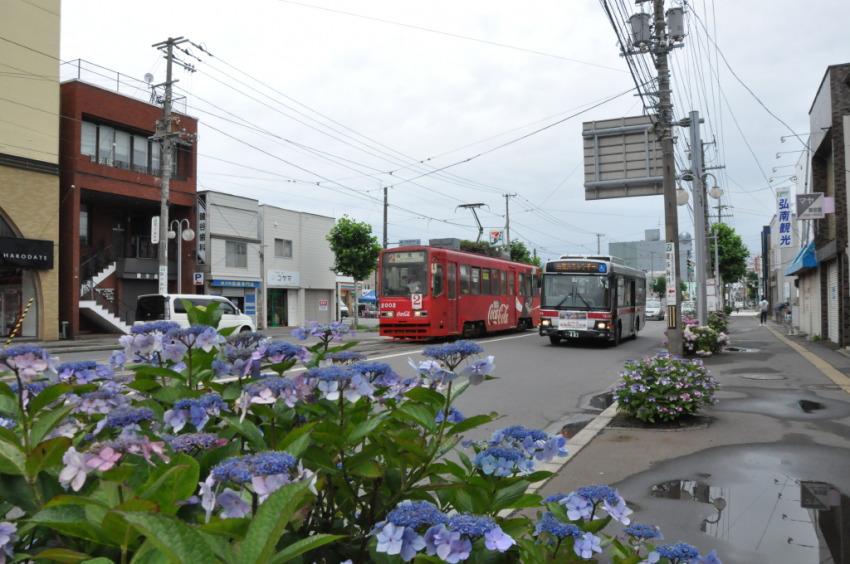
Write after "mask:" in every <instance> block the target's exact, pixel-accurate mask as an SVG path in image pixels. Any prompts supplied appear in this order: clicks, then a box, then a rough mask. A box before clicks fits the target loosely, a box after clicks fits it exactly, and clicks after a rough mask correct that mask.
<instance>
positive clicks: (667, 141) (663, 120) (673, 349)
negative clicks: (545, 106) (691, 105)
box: [653, 0, 682, 356]
mask: <svg viewBox="0 0 850 564" xmlns="http://www.w3.org/2000/svg"><path fill="white" fill-rule="evenodd" d="M653 12H654V14H653V17H654V19H655V29H654V36H655V39H656V40H657V41H658V43H657V44H656V48H655V53H656V55H655V68H656V70H657V72H658V110H657V112H656V114H657V116H658V125H657V128H656V132H657V133H658V135H659V137H660V138H661V153H662V155H661V166H662V176H663V179H664V180H663V184H664V227H665V235H666V237H665V238H666V240H667V243H668V244H672V246H673V260H674V264H675V269H674V270H675V273H676V276H675V277H674V278H675V279H674V280H668V281H667V284H668V288H669V285H670V284H672V285H673V288H674V292H675V294H674V295H675V297H676V301H675V303H674V304H672V305H671V304H669V303H668V304H667V340H668V342H667V350H668V351H669V352H670V354H672V355H678V356H681V355H682V310H681V304H682V289H681V287H680V285H679V279H680V275H681V273H680V272H679V270H681V268H679V265H680V264H681V263H680V262H679V212H678V204H677V202H676V160H675V155H674V153H673V125H672V124H673V104H672V102H671V94H672V90H671V85H670V69H669V67H668V65H667V54H668V52H669V51H670V50H672V48H673V47H672V45H669V42H668V38H667V34H666V33H665V30H666V28H667V22H666V21H665V20H664V0H653Z"/></svg>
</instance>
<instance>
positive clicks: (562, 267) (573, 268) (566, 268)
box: [546, 260, 608, 274]
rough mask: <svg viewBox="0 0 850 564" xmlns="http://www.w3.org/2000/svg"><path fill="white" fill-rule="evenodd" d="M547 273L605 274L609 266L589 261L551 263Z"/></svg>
mask: <svg viewBox="0 0 850 564" xmlns="http://www.w3.org/2000/svg"><path fill="white" fill-rule="evenodd" d="M546 272H592V273H594V274H596V273H602V274H605V273H607V272H608V265H607V264H604V263H599V262H588V261H573V260H571V261H550V262H547V263H546Z"/></svg>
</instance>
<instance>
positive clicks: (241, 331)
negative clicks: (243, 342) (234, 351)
mask: <svg viewBox="0 0 850 564" xmlns="http://www.w3.org/2000/svg"><path fill="white" fill-rule="evenodd" d="M239 332H240V333H250V332H251V328H250V327H248V326H247V325H246V326H245V327H242V328H241V329H239Z"/></svg>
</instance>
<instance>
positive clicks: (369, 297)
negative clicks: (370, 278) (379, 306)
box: [358, 290, 378, 303]
mask: <svg viewBox="0 0 850 564" xmlns="http://www.w3.org/2000/svg"><path fill="white" fill-rule="evenodd" d="M358 301H360V302H365V303H375V302H377V301H378V298H377V297H375V290H363V295H362V296H360V299H359V300H358Z"/></svg>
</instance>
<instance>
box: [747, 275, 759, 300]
mask: <svg viewBox="0 0 850 564" xmlns="http://www.w3.org/2000/svg"><path fill="white" fill-rule="evenodd" d="M746 282H747V298H748V299H750V300H752V301H757V300H756V298H757V297H758V295H757V294H758V290H759V275H758V274H756V273H755V272H754V271H752V270H748V271H747V274H746Z"/></svg>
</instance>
